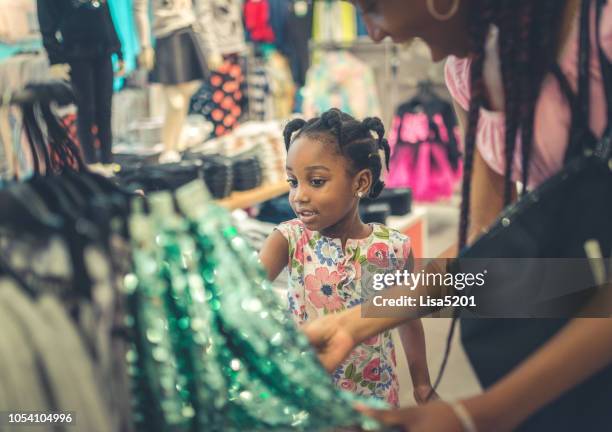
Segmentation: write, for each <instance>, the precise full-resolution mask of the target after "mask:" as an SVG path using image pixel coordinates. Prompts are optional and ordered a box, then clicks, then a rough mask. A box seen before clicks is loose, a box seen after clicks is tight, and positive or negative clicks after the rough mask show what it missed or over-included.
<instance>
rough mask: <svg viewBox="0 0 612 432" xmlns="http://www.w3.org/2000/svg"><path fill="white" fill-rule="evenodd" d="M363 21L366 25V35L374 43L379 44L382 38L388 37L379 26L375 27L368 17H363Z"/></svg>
mask: <svg viewBox="0 0 612 432" xmlns="http://www.w3.org/2000/svg"><path fill="white" fill-rule="evenodd" d="M363 21H364V23H365V25H366V28H367V29H368V35H369V36H370V39H372V40H373V41H374V42H381V41H382V40H383V39H384V38H386V37H387V36H388V35H387V33H386V32H385V31H384V30H382V29H381V28H380V27H379V26H377V25H376V24H375V23H374V21H373V20H372V18H370V17H369V16H368V15H364V16H363Z"/></svg>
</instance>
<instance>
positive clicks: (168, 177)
mask: <svg viewBox="0 0 612 432" xmlns="http://www.w3.org/2000/svg"><path fill="white" fill-rule="evenodd" d="M117 177H118V180H119V183H120V184H122V185H124V186H126V187H128V188H132V189H142V190H143V191H144V192H155V191H161V190H176V189H178V188H179V187H181V186H183V185H185V184H187V183H189V182H190V181H193V180H195V179H198V178H203V164H202V162H200V161H182V162H178V163H169V164H163V165H143V166H141V167H139V168H136V169H134V168H127V169H122V170H121V171H119V173H118V176H117Z"/></svg>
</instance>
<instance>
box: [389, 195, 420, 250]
mask: <svg viewBox="0 0 612 432" xmlns="http://www.w3.org/2000/svg"><path fill="white" fill-rule="evenodd" d="M387 226H389V228H393V229H396V230H398V231H400V232H401V233H403V234H406V235H407V236H408V237H410V240H411V243H412V252H413V253H414V257H415V258H431V257H429V256H427V253H428V252H429V251H428V248H427V209H425V208H424V207H419V206H413V208H412V211H411V212H410V213H409V214H407V215H405V216H389V217H388V218H387Z"/></svg>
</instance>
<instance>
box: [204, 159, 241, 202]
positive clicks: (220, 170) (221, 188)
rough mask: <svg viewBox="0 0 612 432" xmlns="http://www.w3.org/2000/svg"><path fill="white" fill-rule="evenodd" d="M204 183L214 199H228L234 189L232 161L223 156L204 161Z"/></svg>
mask: <svg viewBox="0 0 612 432" xmlns="http://www.w3.org/2000/svg"><path fill="white" fill-rule="evenodd" d="M203 162H204V181H205V182H206V186H208V190H209V191H210V193H211V195H212V196H213V197H214V198H217V199H221V198H225V197H228V196H229V195H230V194H231V193H232V190H233V188H234V168H233V165H232V161H231V159H229V158H226V157H223V156H218V155H217V156H210V157H206V158H205V159H203Z"/></svg>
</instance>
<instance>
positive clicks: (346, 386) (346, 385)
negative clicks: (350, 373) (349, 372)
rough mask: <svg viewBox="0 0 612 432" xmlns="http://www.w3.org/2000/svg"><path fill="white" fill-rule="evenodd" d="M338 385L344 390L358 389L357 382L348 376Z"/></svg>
mask: <svg viewBox="0 0 612 432" xmlns="http://www.w3.org/2000/svg"><path fill="white" fill-rule="evenodd" d="M337 385H338V387H340V388H341V389H342V390H346V391H355V390H356V389H357V384H356V383H355V381H353V380H350V379H346V378H344V379H342V380H340V382H338V384H337Z"/></svg>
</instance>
